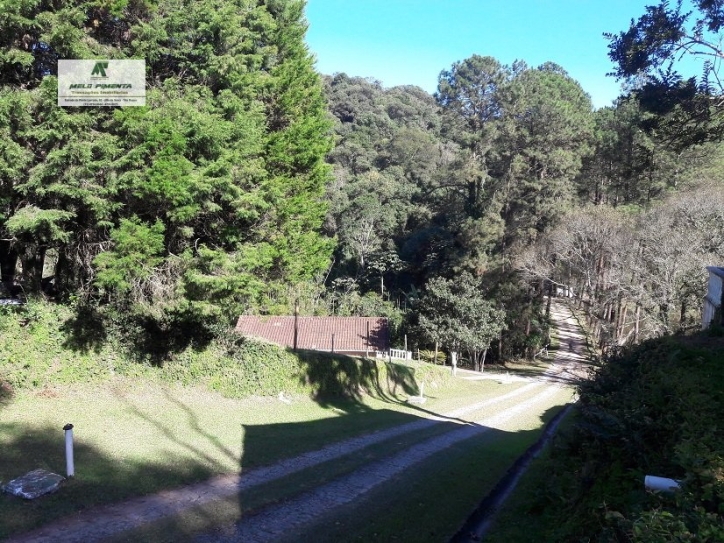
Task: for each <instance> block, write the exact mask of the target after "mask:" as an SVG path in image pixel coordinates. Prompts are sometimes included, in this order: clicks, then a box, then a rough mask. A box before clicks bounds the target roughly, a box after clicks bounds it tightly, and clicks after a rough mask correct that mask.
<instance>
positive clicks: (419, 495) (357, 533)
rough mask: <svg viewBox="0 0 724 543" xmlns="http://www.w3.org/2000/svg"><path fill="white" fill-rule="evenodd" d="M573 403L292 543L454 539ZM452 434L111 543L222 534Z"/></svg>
mask: <svg viewBox="0 0 724 543" xmlns="http://www.w3.org/2000/svg"><path fill="white" fill-rule="evenodd" d="M477 383H478V384H480V382H477ZM467 386H468V385H466V388H467ZM475 386H477V385H475ZM513 388H515V387H508V388H507V389H505V390H506V391H508V390H512V389H513ZM534 394H535V392H531V394H529V395H527V396H522V397H519V398H517V399H514V400H510V401H509V402H505V403H503V404H502V405H500V406H498V407H497V408H496V410H503V409H506V408H509V407H512V406H514V405H515V404H516V403H517V402H520V401H524V399H525V398H527V397H529V396H532V395H534ZM570 397H571V391H570V390H568V389H561V391H560V393H559V394H557V395H555V396H554V397H552V398H551V399H550V401H549V403H548V404H547V405H543V406H541V407H540V409H538V410H531V411H528V412H526V413H524V414H522V415H520V416H517V417H516V418H515V420H512V421H509V422H508V423H506V424H504V425H501V426H500V427H499V428H491V429H490V430H489V431H488V432H486V433H484V434H482V435H480V436H478V437H474V438H472V439H469V440H466V441H464V442H462V443H458V444H456V445H453V446H452V447H450V448H448V449H445V450H444V451H441V452H440V453H437V454H436V455H434V456H433V457H431V458H430V459H428V460H425V461H423V462H422V463H420V464H416V465H414V466H413V467H412V468H411V469H409V470H408V471H407V472H406V473H404V474H402V475H400V476H398V477H397V478H395V479H394V480H393V481H391V482H389V483H388V484H385V485H381V486H380V487H378V488H377V489H375V490H373V491H372V492H371V493H370V494H369V495H367V496H364V497H363V498H362V499H361V500H358V501H355V502H354V504H353V505H350V506H344V507H342V508H340V510H339V511H337V512H335V514H334V515H333V516H332V517H327V518H325V519H324V520H322V521H321V522H319V523H317V524H314V525H312V526H310V527H307V528H305V530H304V532H302V533H299V532H297V531H295V532H294V534H290V538H289V539H290V541H291V540H293V541H315V542H320V543H323V542H336V541H409V542H419V541H443V540H447V539H449V537H450V536H451V535H452V534H454V533H455V531H456V530H457V529H458V528H459V527H460V525H462V523H463V522H464V521H465V519H466V518H467V516H468V515H469V514H470V512H471V511H472V510H473V509H474V508H475V507H476V506H477V504H478V503H479V502H480V500H481V499H482V498H483V497H484V496H485V494H486V493H487V492H489V491H490V490H491V489H492V487H493V486H494V485H495V484H496V483H497V481H498V480H499V479H500V477H501V476H502V475H503V474H504V473H505V471H506V470H507V469H508V468H509V467H510V465H511V464H512V463H513V462H514V461H515V459H516V458H517V457H518V456H520V454H522V453H523V452H524V451H525V450H526V449H527V448H528V447H529V446H530V445H531V444H532V443H533V442H534V441H535V440H536V439H537V438H538V436H539V435H540V432H541V430H542V427H543V425H544V424H545V423H546V422H547V421H548V420H550V418H552V417H553V416H554V415H555V414H556V413H557V412H558V410H559V409H560V408H562V406H563V405H564V404H565V403H567V402H568V401H569V400H570ZM426 406H427V404H426ZM491 414H492V413H491ZM513 427H515V428H520V431H510V428H513ZM449 430H450V428H449V425H445V424H444V425H439V426H437V427H434V428H430V429H426V430H424V431H421V432H418V433H415V434H412V435H405V436H398V437H396V438H393V439H391V440H389V441H387V442H385V443H382V444H378V445H375V446H372V447H369V448H368V449H365V450H363V451H360V452H358V453H354V454H352V455H349V456H346V457H344V458H342V459H339V460H335V461H333V462H330V463H328V464H325V465H323V466H319V467H317V468H314V469H310V470H306V471H305V472H303V473H299V474H296V475H294V476H292V477H287V478H285V479H284V480H282V481H277V482H275V483H272V484H269V485H266V486H265V487H260V488H255V489H253V490H252V491H248V492H242V493H240V494H239V495H237V496H234V497H231V498H228V499H224V500H218V501H215V502H213V503H210V504H207V505H205V506H202V507H197V508H194V509H192V510H189V511H186V512H185V513H184V514H182V515H179V516H176V517H174V518H168V519H164V520H163V521H160V522H157V523H154V524H152V525H149V526H144V527H143V528H142V529H138V530H134V531H132V532H130V533H125V534H123V535H122V536H120V537H118V538H116V539H114V541H118V542H120V541H134V542H145V541H148V542H156V541H159V542H165V541H168V542H171V541H186V540H191V539H193V537H194V535H195V534H197V533H199V532H202V531H206V530H209V529H212V528H215V527H220V528H219V529H220V530H221V531H224V529H225V528H224V527H225V526H233V523H234V522H236V521H238V520H239V519H240V518H242V517H243V515H244V514H248V513H249V512H250V511H252V510H253V509H255V508H257V507H260V506H262V505H265V504H268V503H274V502H276V501H278V500H280V499H283V498H285V497H291V496H293V495H295V494H297V493H299V492H302V491H304V490H310V489H311V488H314V487H315V486H318V485H320V484H324V483H326V482H329V481H331V480H332V479H334V478H336V477H338V476H340V475H344V474H345V473H348V472H350V471H352V470H354V469H355V468H357V467H360V466H361V465H364V464H366V463H368V462H373V461H376V460H381V459H383V458H385V457H387V456H389V455H391V454H394V453H396V452H399V451H402V450H404V449H405V448H407V447H408V446H410V445H413V444H414V443H418V442H420V441H422V440H423V439H427V438H430V437H434V436H436V435H439V434H441V433H443V432H446V431H449ZM283 540H284V538H282V541H283Z"/></svg>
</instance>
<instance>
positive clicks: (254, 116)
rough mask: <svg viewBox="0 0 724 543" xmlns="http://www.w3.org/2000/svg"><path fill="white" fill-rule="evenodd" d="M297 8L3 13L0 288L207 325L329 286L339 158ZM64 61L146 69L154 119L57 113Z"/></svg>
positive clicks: (109, 6) (167, 5)
mask: <svg viewBox="0 0 724 543" xmlns="http://www.w3.org/2000/svg"><path fill="white" fill-rule="evenodd" d="M303 7H304V3H303V2H302V1H285V2H280V1H276V0H268V1H262V2H258V1H256V0H253V1H252V0H233V1H221V0H204V1H200V2H182V1H180V0H158V1H153V2H152V1H146V0H132V1H125V0H124V1H110V0H109V1H101V2H98V1H96V0H86V1H80V0H79V1H75V2H70V3H50V4H49V3H47V2H41V1H39V0H29V1H25V2H17V3H16V2H12V3H10V2H5V3H3V4H2V5H1V6H0V26H2V32H1V33H0V34H1V35H2V38H1V39H2V40H3V43H2V48H1V49H0V120H1V121H0V130H1V131H2V132H3V134H2V135H3V137H2V143H0V146H1V148H0V238H2V239H3V240H4V241H3V242H2V244H0V262H1V263H2V267H3V270H10V269H13V268H14V267H15V264H14V262H15V261H16V260H17V259H19V260H20V262H21V268H22V277H23V279H24V282H25V283H26V285H28V288H29V290H31V291H32V290H37V289H38V287H39V284H40V281H41V279H42V277H43V275H44V274H45V275H52V276H54V277H55V280H56V282H57V283H58V284H59V285H64V286H65V288H66V289H67V290H72V291H81V292H83V293H86V294H87V295H90V296H97V295H99V294H100V295H102V296H106V297H107V298H109V299H110V300H114V301H116V302H118V303H121V302H123V301H124V300H132V301H133V302H134V303H135V304H136V307H138V306H139V305H138V304H141V306H145V307H146V308H147V309H148V310H149V311H152V312H155V313H158V312H159V311H161V310H165V311H171V312H174V311H176V312H178V311H181V312H183V311H194V312H201V313H203V314H212V313H218V311H219V310H220V309H222V308H223V309H224V310H232V309H233V312H232V313H238V312H239V311H245V310H249V309H251V308H263V303H264V295H265V293H268V292H270V290H273V288H274V285H276V284H288V283H295V282H299V281H305V280H308V279H309V278H310V277H312V276H313V275H314V274H315V273H317V272H319V271H320V270H322V269H324V268H325V267H326V266H327V263H328V258H329V255H330V251H331V249H332V243H331V240H329V239H328V238H327V237H325V236H324V235H323V234H322V233H321V226H322V221H323V219H324V216H325V213H326V205H325V203H324V200H323V198H322V196H323V194H324V191H325V186H326V184H327V182H328V180H329V174H330V171H329V167H328V166H327V165H326V164H325V163H324V157H325V155H326V154H327V152H329V150H330V149H331V144H332V141H331V138H330V136H329V128H330V124H329V121H328V119H327V117H326V104H325V101H324V98H323V95H322V86H321V79H320V77H319V76H318V74H317V73H316V72H315V70H314V68H313V60H312V57H311V55H310V54H309V52H308V50H307V48H306V45H305V44H304V41H303V40H304V33H305V30H306V23H305V21H304V17H303ZM59 58H115V59H123V58H142V59H145V60H146V70H147V73H146V82H147V106H146V107H143V108H59V107H57V106H56V89H57V79H56V73H57V59H59ZM44 270H45V272H44Z"/></svg>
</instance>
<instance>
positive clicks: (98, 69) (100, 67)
mask: <svg viewBox="0 0 724 543" xmlns="http://www.w3.org/2000/svg"><path fill="white" fill-rule="evenodd" d="M106 69H108V63H107V62H96V65H95V66H94V67H93V71H92V72H91V76H94V75H97V76H99V77H108V76H107V75H106Z"/></svg>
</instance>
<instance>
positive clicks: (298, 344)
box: [236, 315, 390, 356]
mask: <svg viewBox="0 0 724 543" xmlns="http://www.w3.org/2000/svg"><path fill="white" fill-rule="evenodd" d="M236 331H237V332H238V333H240V334H242V335H243V336H246V337H249V338H259V339H263V340H266V341H269V342H271V343H276V344H277V345H281V346H283V347H291V348H297V349H308V350H312V351H328V352H335V353H341V354H347V355H350V356H366V355H367V354H368V353H369V354H371V355H374V354H375V353H376V352H386V351H388V350H389V348H390V333H389V322H388V320H387V319H386V318H384V317H294V316H279V317H270V316H251V315H243V316H241V317H239V320H238V322H237V323H236Z"/></svg>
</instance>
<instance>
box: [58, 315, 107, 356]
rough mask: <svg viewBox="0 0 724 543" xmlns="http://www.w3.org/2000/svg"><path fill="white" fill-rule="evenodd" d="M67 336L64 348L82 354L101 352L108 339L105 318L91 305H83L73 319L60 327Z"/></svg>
mask: <svg viewBox="0 0 724 543" xmlns="http://www.w3.org/2000/svg"><path fill="white" fill-rule="evenodd" d="M60 329H61V331H62V332H63V334H64V335H65V341H64V342H63V347H65V348H66V349H72V350H73V351H78V352H82V353H84V354H85V353H88V352H90V351H94V352H96V353H98V352H100V350H101V348H102V347H103V345H104V344H105V342H106V341H107V339H108V331H107V330H106V326H105V322H104V318H103V316H102V315H101V314H100V313H99V312H98V308H97V307H95V306H93V305H91V304H81V305H79V306H78V308H77V309H76V313H75V315H74V316H73V317H71V318H70V319H68V320H67V321H65V322H64V323H63V324H62V325H61V326H60Z"/></svg>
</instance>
